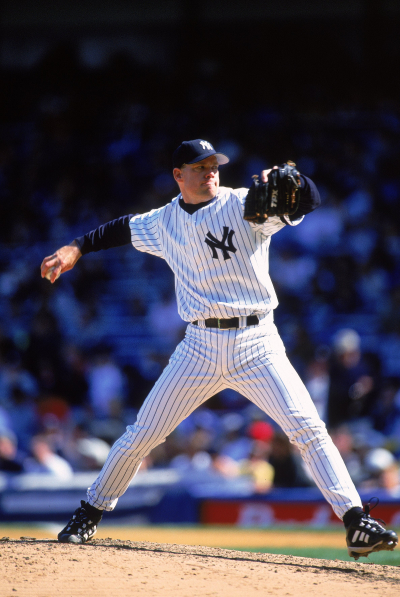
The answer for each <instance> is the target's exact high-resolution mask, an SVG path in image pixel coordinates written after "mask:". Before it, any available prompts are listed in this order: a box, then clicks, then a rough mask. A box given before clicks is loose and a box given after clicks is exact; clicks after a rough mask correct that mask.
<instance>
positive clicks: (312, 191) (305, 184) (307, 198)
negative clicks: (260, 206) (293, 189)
mask: <svg viewBox="0 0 400 597" xmlns="http://www.w3.org/2000/svg"><path fill="white" fill-rule="evenodd" d="M300 179H301V187H300V189H301V190H300V203H299V207H298V210H297V211H296V213H294V214H293V215H291V216H290V219H291V221H292V222H293V221H294V220H298V219H299V218H301V217H302V216H305V215H306V214H309V213H310V212H312V211H314V209H317V207H319V206H320V205H321V197H320V195H319V192H318V189H317V187H316V186H315V183H314V182H313V181H312V180H311V179H310V178H308V177H307V176H304V174H300ZM281 219H282V218H281ZM282 221H283V222H284V221H285V220H284V219H282ZM285 223H286V222H285Z"/></svg>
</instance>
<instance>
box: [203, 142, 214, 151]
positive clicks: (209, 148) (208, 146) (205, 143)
mask: <svg viewBox="0 0 400 597" xmlns="http://www.w3.org/2000/svg"><path fill="white" fill-rule="evenodd" d="M200 145H201V146H202V148H203V149H208V150H209V151H212V150H213V149H214V147H213V146H212V145H211V143H209V142H208V141H200Z"/></svg>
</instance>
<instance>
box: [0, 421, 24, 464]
mask: <svg viewBox="0 0 400 597" xmlns="http://www.w3.org/2000/svg"><path fill="white" fill-rule="evenodd" d="M22 470H23V466H22V463H21V462H20V460H19V458H18V454H17V437H16V435H15V434H14V433H13V432H12V431H10V430H5V429H0V471H1V472H3V473H21V472H22Z"/></svg>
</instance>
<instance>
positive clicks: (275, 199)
mask: <svg viewBox="0 0 400 597" xmlns="http://www.w3.org/2000/svg"><path fill="white" fill-rule="evenodd" d="M300 186H301V182H300V173H299V171H298V170H297V169H296V164H295V163H294V162H291V161H288V162H287V163H286V164H282V165H281V166H278V167H277V168H273V169H272V170H271V172H270V173H269V174H268V177H267V182H262V180H261V179H260V178H259V176H258V175H255V176H253V183H252V185H251V187H250V189H249V192H248V193H247V196H246V199H245V204H244V216H243V217H244V219H245V220H249V221H250V222H254V223H256V224H263V223H264V222H265V221H266V220H268V217H269V216H291V215H293V214H294V213H296V211H297V209H298V207H299V202H300Z"/></svg>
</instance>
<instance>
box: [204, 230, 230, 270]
mask: <svg viewBox="0 0 400 597" xmlns="http://www.w3.org/2000/svg"><path fill="white" fill-rule="evenodd" d="M234 234H235V231H234V230H229V228H228V226H224V234H223V237H222V239H221V240H218V239H217V238H215V236H213V235H212V234H211V232H210V231H208V232H207V234H206V239H205V240H204V242H205V243H206V244H207V245H208V246H209V247H211V250H212V258H213V259H219V257H218V253H217V249H221V251H222V255H223V257H224V261H226V260H227V259H230V258H231V257H230V255H229V253H228V251H230V252H231V253H236V247H234V245H233V242H232V237H233V235H234ZM226 241H228V244H227V245H226V244H225V243H226Z"/></svg>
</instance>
